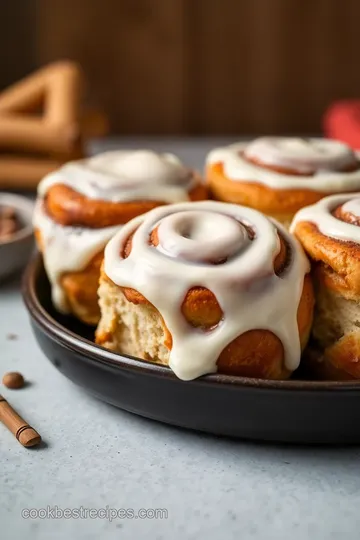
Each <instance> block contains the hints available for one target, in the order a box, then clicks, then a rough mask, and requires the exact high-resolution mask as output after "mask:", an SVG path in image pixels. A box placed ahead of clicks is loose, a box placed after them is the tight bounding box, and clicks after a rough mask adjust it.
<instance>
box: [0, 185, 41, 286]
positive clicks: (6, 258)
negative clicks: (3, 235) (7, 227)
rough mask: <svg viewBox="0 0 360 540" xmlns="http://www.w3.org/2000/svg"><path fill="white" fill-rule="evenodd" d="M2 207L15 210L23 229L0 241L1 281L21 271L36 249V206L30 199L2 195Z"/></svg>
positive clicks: (0, 194) (6, 194)
mask: <svg viewBox="0 0 360 540" xmlns="http://www.w3.org/2000/svg"><path fill="white" fill-rule="evenodd" d="M0 206H10V207H12V208H14V210H15V212H16V214H17V216H18V218H19V220H20V222H21V225H22V227H21V229H20V230H19V231H17V232H16V233H15V234H14V235H12V236H11V237H10V238H9V239H8V240H4V241H1V240H0V281H1V280H3V279H5V278H7V277H9V276H10V275H11V274H13V273H15V272H18V271H19V270H21V269H22V268H23V267H24V266H25V265H26V263H27V262H28V261H29V259H30V258H31V255H32V252H33V248H34V236H33V227H32V214H33V209H34V204H33V202H32V201H31V200H30V199H27V198H26V197H22V196H20V195H13V194H11V193H0Z"/></svg>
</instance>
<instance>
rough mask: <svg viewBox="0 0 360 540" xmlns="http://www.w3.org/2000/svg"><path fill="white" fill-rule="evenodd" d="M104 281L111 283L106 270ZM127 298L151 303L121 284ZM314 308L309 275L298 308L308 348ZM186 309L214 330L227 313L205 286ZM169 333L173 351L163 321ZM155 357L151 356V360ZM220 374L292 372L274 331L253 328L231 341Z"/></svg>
mask: <svg viewBox="0 0 360 540" xmlns="http://www.w3.org/2000/svg"><path fill="white" fill-rule="evenodd" d="M101 279H102V280H107V281H109V282H111V280H110V278H109V277H108V276H107V275H106V274H105V272H104V271H103V270H102V276H101ZM118 289H119V290H121V291H122V292H123V293H124V295H125V297H126V299H127V300H128V301H129V302H132V303H134V304H143V305H145V304H149V305H151V304H150V302H149V301H148V300H147V299H146V298H145V297H144V296H143V295H142V294H140V293H139V292H138V291H136V290H135V289H129V288H122V287H118ZM313 307H314V292H313V286H312V280H311V278H310V276H309V275H306V276H305V280H304V287H303V292H302V296H301V299H300V303H299V307H298V314H297V319H298V327H299V335H300V341H301V346H302V349H304V347H305V345H306V343H307V340H308V337H309V333H310V329H311V324H312V315H313ZM181 309H182V312H183V314H184V316H185V317H186V319H187V321H188V322H189V323H190V324H191V325H192V326H196V327H200V328H202V329H204V330H205V331H206V330H210V329H211V328H212V327H214V326H216V324H218V323H219V322H220V321H221V319H222V317H223V312H222V310H221V307H220V306H219V304H218V302H217V300H216V297H215V296H214V294H213V293H212V292H211V291H210V290H208V289H205V288H203V287H194V288H192V289H190V291H188V293H187V295H186V297H185V299H184V302H183V304H182V307H181ZM162 324H163V328H164V330H165V335H166V336H167V339H166V342H165V343H164V345H165V346H166V347H167V348H168V349H169V350H171V346H172V339H171V334H170V332H169V331H168V329H167V328H166V325H165V322H164V321H163V320H162ZM107 341H111V340H110V339H109V336H107V335H102V334H101V333H99V334H98V335H97V342H98V343H100V344H103V343H105V342H107ZM150 360H151V359H150ZM218 371H219V373H227V374H232V375H239V376H240V375H241V376H245V377H259V378H271V379H285V378H288V377H289V376H290V374H291V373H290V372H289V371H288V370H287V369H286V367H285V365H284V350H283V345H282V343H281V341H280V340H279V338H278V337H277V336H275V335H274V334H273V333H272V332H269V331H268V330H263V329H257V330H252V331H249V332H246V333H245V334H242V335H241V336H238V337H237V338H236V339H235V340H234V341H233V342H231V343H230V344H229V345H228V346H227V347H225V349H224V350H223V352H222V353H221V355H220V356H219V359H218Z"/></svg>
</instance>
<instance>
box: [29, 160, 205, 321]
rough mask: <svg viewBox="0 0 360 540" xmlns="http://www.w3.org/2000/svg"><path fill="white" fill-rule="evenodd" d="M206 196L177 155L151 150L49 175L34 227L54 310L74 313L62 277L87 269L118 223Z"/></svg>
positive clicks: (74, 164) (40, 192)
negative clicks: (152, 210) (50, 285)
mask: <svg viewBox="0 0 360 540" xmlns="http://www.w3.org/2000/svg"><path fill="white" fill-rule="evenodd" d="M203 198H206V189H205V188H204V186H203V185H202V183H201V181H200V178H199V176H198V175H197V174H196V173H195V172H194V171H192V170H190V169H188V168H187V167H185V166H184V165H183V164H182V163H181V162H180V160H179V159H178V158H177V157H176V156H174V155H172V154H157V153H155V152H152V151H149V150H137V151H112V152H105V153H103V154H99V155H97V156H94V157H91V158H89V159H85V160H81V161H76V162H71V163H68V164H66V165H64V166H63V167H61V168H60V169H59V170H57V171H55V172H53V173H51V174H49V175H48V176H46V177H45V178H44V179H43V180H42V181H41V182H40V184H39V187H38V202H37V205H36V210H35V215H34V226H35V229H36V232H37V238H38V239H39V244H40V246H41V250H42V251H43V256H44V263H45V267H46V270H47V273H48V276H49V279H50V281H51V284H52V293H53V301H54V304H55V306H56V307H57V308H58V309H59V310H60V311H62V312H65V313H66V312H69V311H70V308H69V306H68V302H67V299H66V294H65V292H64V288H63V287H62V286H61V277H62V276H63V275H64V274H65V273H69V272H70V273H71V272H76V273H79V272H81V271H83V270H84V269H86V267H87V265H88V264H89V263H90V262H91V261H92V259H93V258H94V257H95V256H96V255H97V254H99V253H100V252H101V251H102V249H103V248H104V246H105V244H106V243H107V242H108V240H109V239H110V238H111V237H112V236H113V234H114V233H115V232H116V231H117V230H118V228H119V225H123V224H124V223H127V222H128V221H129V220H130V219H132V218H134V217H136V216H138V215H140V214H143V213H145V212H147V211H149V210H151V209H153V208H155V207H157V206H160V205H164V204H167V203H173V202H178V201H188V200H201V199H203ZM96 267H97V269H98V270H97V271H99V262H98V261H97V263H96ZM77 277H79V275H78V276H77ZM82 277H84V278H85V276H82ZM95 277H96V276H95ZM95 277H94V280H93V281H94V282H95V281H96V279H95ZM74 279H77V278H76V276H71V279H70V280H68V281H72V283H73V282H74ZM92 292H93V294H92V296H93V298H94V299H95V300H94V302H96V288H95V289H94V291H92Z"/></svg>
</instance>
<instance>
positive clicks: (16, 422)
mask: <svg viewBox="0 0 360 540" xmlns="http://www.w3.org/2000/svg"><path fill="white" fill-rule="evenodd" d="M0 420H1V422H2V423H3V424H4V426H6V427H7V428H8V429H9V430H10V431H11V433H12V434H13V435H15V437H16V439H17V440H18V441H19V443H20V444H22V445H23V446H25V447H27V448H28V447H30V446H35V445H36V444H39V443H40V442H41V437H40V435H39V434H38V432H37V431H35V429H33V428H32V427H31V426H29V424H28V423H27V422H25V420H24V419H23V418H21V416H20V415H19V414H18V413H17V412H16V411H15V409H13V408H12V407H11V405H10V403H9V402H8V401H6V399H5V398H4V397H3V396H1V395H0Z"/></svg>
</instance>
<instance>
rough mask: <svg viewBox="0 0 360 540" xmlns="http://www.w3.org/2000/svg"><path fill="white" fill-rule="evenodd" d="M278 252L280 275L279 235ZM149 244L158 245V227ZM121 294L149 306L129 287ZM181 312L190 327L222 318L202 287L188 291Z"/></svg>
mask: <svg viewBox="0 0 360 540" xmlns="http://www.w3.org/2000/svg"><path fill="white" fill-rule="evenodd" d="M134 234H135V231H134V232H133V233H132V234H131V235H130V236H129V238H128V239H127V241H126V242H125V246H124V250H123V253H122V256H123V257H124V258H127V257H128V256H129V255H130V253H131V247H132V237H133V235H134ZM248 234H249V237H251V238H252V237H253V231H252V230H251V229H249V228H248ZM279 239H280V251H279V253H278V254H277V256H276V257H275V260H274V271H275V273H276V274H278V275H279V274H281V272H282V270H283V269H284V267H285V265H286V261H287V246H286V244H285V241H284V239H283V238H282V236H281V235H279ZM149 242H150V244H151V245H153V246H155V247H156V246H157V245H158V244H159V237H158V227H156V228H155V229H154V230H153V231H152V232H151V235H150V238H149ZM206 262H208V263H210V264H219V261H206ZM122 290H123V293H124V295H125V298H126V299H127V300H128V301H129V302H132V303H133V304H150V302H149V301H148V300H147V299H146V298H145V297H144V296H143V295H142V294H140V293H139V292H138V291H136V290H135V289H131V288H129V287H124V288H123V289H122ZM181 309H182V312H183V314H184V316H185V318H186V320H187V321H188V322H189V324H191V326H195V327H202V328H207V329H209V328H212V327H213V326H215V325H217V324H218V323H219V322H220V321H221V319H222V316H223V312H222V309H221V307H220V306H219V304H218V301H217V299H216V298H215V296H214V294H213V293H212V292H211V291H209V290H208V289H205V288H204V287H200V286H199V287H193V288H192V289H190V291H188V293H187V295H186V296H185V298H184V302H183V304H182V306H181Z"/></svg>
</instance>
